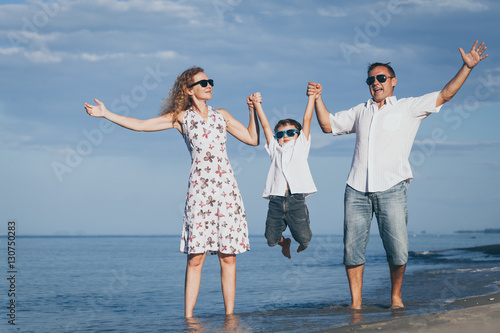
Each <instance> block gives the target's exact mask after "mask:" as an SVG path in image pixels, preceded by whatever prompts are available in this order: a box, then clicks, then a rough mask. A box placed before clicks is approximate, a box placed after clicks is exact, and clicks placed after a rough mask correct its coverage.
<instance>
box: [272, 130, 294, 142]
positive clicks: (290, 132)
mask: <svg viewBox="0 0 500 333" xmlns="http://www.w3.org/2000/svg"><path fill="white" fill-rule="evenodd" d="M295 133H297V134H300V132H299V131H297V130H296V129H289V130H286V131H279V132H276V133H274V136H275V137H276V139H278V140H279V139H281V138H282V137H284V136H285V134H286V136H288V137H289V138H293V137H294V136H295Z"/></svg>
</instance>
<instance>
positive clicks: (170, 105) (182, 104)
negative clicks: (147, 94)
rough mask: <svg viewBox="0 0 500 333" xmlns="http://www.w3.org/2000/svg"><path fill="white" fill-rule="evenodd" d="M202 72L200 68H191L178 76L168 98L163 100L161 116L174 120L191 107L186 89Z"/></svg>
mask: <svg viewBox="0 0 500 333" xmlns="http://www.w3.org/2000/svg"><path fill="white" fill-rule="evenodd" d="M202 72H204V70H203V68H201V67H197V66H194V67H191V68H188V69H186V70H185V71H184V72H183V73H182V74H181V75H179V76H178V77H177V78H176V79H175V82H174V85H173V86H172V88H170V91H169V92H168V97H166V98H164V99H163V101H162V105H161V115H162V116H164V115H167V114H171V115H172V117H173V118H174V119H175V118H177V115H178V114H179V113H180V112H181V111H184V110H187V109H189V108H190V107H191V106H192V100H191V98H190V96H189V95H188V93H187V91H186V90H187V87H188V86H189V85H190V84H192V82H191V81H192V80H193V77H194V76H195V75H196V74H198V73H202Z"/></svg>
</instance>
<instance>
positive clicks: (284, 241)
mask: <svg viewBox="0 0 500 333" xmlns="http://www.w3.org/2000/svg"><path fill="white" fill-rule="evenodd" d="M291 243H292V240H291V239H290V238H283V237H281V240H280V241H279V242H278V245H279V246H281V253H283V255H284V256H285V257H287V258H288V259H292V256H291V254H290V244H291Z"/></svg>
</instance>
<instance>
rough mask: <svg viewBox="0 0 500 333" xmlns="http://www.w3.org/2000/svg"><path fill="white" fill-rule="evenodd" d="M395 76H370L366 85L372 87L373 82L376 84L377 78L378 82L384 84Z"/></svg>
mask: <svg viewBox="0 0 500 333" xmlns="http://www.w3.org/2000/svg"><path fill="white" fill-rule="evenodd" d="M393 77H394V76H386V75H385V74H379V75H377V76H370V77H369V78H367V79H366V84H367V85H369V86H371V85H372V84H373V82H375V78H377V81H378V82H380V83H384V82H385V81H387V79H388V78H393Z"/></svg>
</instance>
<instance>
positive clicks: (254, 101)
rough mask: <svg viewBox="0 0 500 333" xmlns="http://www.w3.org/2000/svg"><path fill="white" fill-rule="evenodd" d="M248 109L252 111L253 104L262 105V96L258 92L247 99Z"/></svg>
mask: <svg viewBox="0 0 500 333" xmlns="http://www.w3.org/2000/svg"><path fill="white" fill-rule="evenodd" d="M247 104H248V107H249V108H251V109H253V107H254V105H255V104H262V96H261V95H260V92H256V93H254V94H251V95H250V96H248V97H247Z"/></svg>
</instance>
